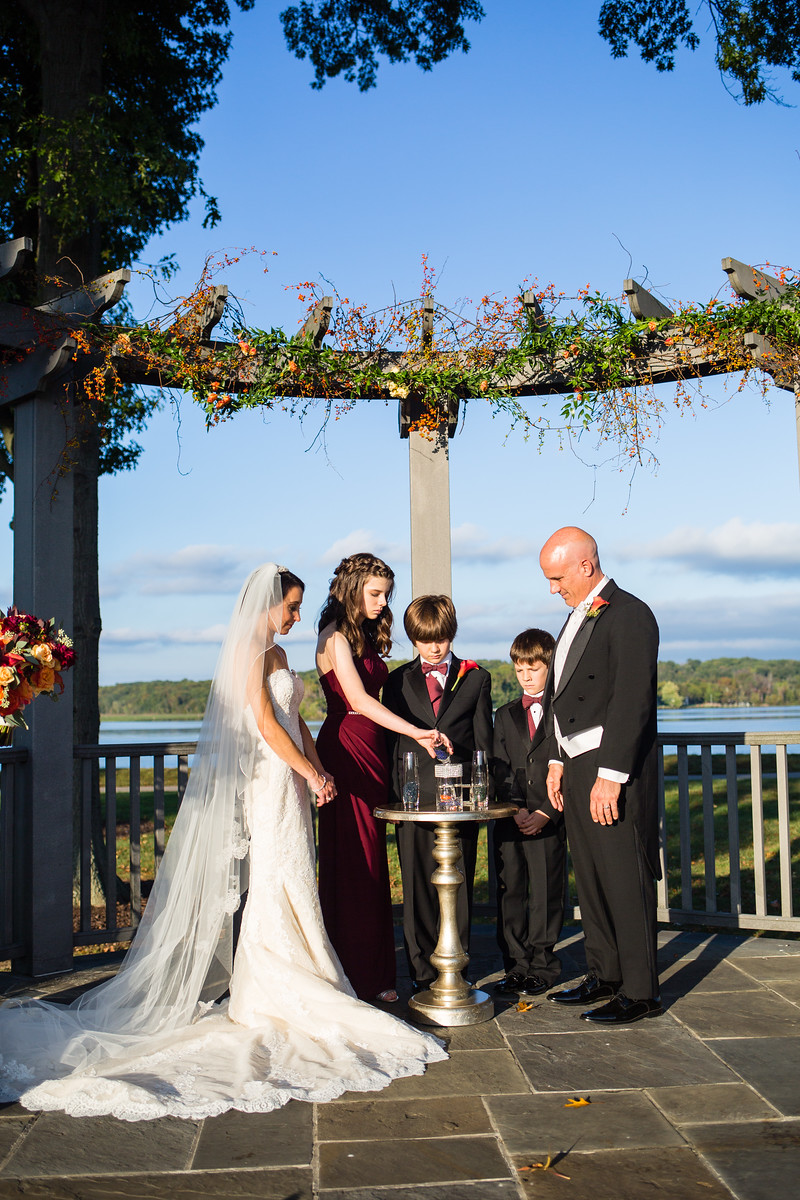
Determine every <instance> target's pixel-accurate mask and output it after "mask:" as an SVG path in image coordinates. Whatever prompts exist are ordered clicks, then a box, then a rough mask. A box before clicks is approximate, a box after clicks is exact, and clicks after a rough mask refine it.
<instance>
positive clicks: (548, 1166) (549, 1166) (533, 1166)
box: [517, 1154, 569, 1179]
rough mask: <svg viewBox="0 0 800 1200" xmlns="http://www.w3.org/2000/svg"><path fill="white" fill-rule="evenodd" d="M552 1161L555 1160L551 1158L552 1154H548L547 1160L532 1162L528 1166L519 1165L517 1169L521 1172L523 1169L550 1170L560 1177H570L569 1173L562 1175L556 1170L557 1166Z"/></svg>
mask: <svg viewBox="0 0 800 1200" xmlns="http://www.w3.org/2000/svg"><path fill="white" fill-rule="evenodd" d="M552 1161H553V1160H552V1159H551V1157H550V1155H549V1154H548V1156H547V1162H543V1163H531V1164H530V1166H528V1167H517V1170H518V1171H520V1172H522V1171H550V1173H551V1174H553V1175H557V1176H558V1178H559V1179H569V1175H562V1174H561V1172H560V1171H556V1169H555V1167H553V1165H552ZM556 1161H558V1160H556Z"/></svg>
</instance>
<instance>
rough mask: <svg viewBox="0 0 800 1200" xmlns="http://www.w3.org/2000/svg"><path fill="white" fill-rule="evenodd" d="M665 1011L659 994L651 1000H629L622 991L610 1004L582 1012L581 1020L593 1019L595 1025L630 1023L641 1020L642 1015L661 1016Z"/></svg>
mask: <svg viewBox="0 0 800 1200" xmlns="http://www.w3.org/2000/svg"><path fill="white" fill-rule="evenodd" d="M663 1012H664V1009H663V1008H662V1007H661V1001H660V1000H659V999H658V997H657V996H655V997H653V998H652V999H649V1000H629V999H628V997H627V996H626V995H624V994H623V993H622V992H617V994H616V996H615V997H614V999H613V1000H612V1001H611V1002H610V1004H603V1005H602V1007H600V1008H590V1009H589V1011H588V1012H584V1013H581V1020H582V1021H593V1022H594V1024H595V1025H630V1023H631V1021H641V1019H642V1017H660V1016H661V1015H662V1013H663Z"/></svg>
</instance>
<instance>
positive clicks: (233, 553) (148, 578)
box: [101, 545, 266, 598]
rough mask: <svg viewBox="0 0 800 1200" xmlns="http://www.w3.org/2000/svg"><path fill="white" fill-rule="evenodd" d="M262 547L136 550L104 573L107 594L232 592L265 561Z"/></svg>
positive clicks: (210, 546)
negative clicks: (160, 550) (140, 552)
mask: <svg viewBox="0 0 800 1200" xmlns="http://www.w3.org/2000/svg"><path fill="white" fill-rule="evenodd" d="M265 559H266V555H265V554H264V552H263V551H261V550H254V549H253V548H252V547H242V546H215V545H207V546H202V545H200V546H184V547H183V549H181V550H174V551H171V552H170V553H168V554H145V553H142V554H133V555H131V556H130V558H127V559H124V560H123V561H122V562H119V563H117V564H115V565H114V566H113V567H111V568H110V569H109V570H107V571H105V572H104V573H103V582H102V587H101V595H102V596H103V597H106V598H108V597H114V596H120V595H124V594H127V593H138V594H139V595H142V596H166V595H200V596H202V595H205V596H208V595H231V596H235V595H236V594H237V593H238V591H239V589H240V587H241V586H242V584H243V583H244V581H245V579H246V578H247V576H248V575H249V574H250V572H251V571H252V570H253V568H254V567H257V566H258V564H259V563H261V562H263V561H265Z"/></svg>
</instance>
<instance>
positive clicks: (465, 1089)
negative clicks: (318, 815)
mask: <svg viewBox="0 0 800 1200" xmlns="http://www.w3.org/2000/svg"><path fill="white" fill-rule="evenodd" d="M472 949H473V957H472V962H471V963H470V968H469V972H468V973H469V975H470V977H471V978H473V979H476V980H479V981H484V980H490V979H496V978H497V977H498V976H499V974H500V969H499V968H500V961H499V956H498V953H497V950H496V947H495V945H494V938H493V931H491V930H489V929H487V928H486V927H476V930H475V935H474V938H473V947H472ZM560 953H561V956H562V961H563V964H564V975H563V979H564V981H568V980H570V979H574V978H575V977H577V976H579V975H581V974H582V973H583V965H584V964H583V939H582V934H581V932H580V930H579V929H576V928H570V929H567V930H565V937H564V940H563V941H562V943H561V951H560ZM659 957H660V965H661V989H662V991H661V994H662V999H663V1000H664V1003H665V1005H666V1006H667V1009H668V1011H667V1013H666V1014H665V1015H664V1016H663V1017H660V1018H658V1019H656V1020H647V1021H640V1022H639V1023H637V1024H635V1025H632V1026H624V1027H621V1028H619V1029H613V1030H602V1029H598V1028H595V1027H592V1026H588V1025H587V1024H586V1023H585V1022H582V1021H580V1020H579V1018H578V1014H577V1012H574V1011H569V1010H566V1011H565V1010H563V1009H559V1008H557V1007H556V1006H555V1005H552V1004H549V1003H547V1002H546V1001H545V1000H544V998H543V997H541V998H540V997H537V998H536V999H535V1000H534V1001H533V1007H532V1008H530V1009H529V1010H528V1011H527V1012H517V1011H516V1007H515V1006H514V1005H510V1004H498V1005H497V1015H496V1017H495V1019H494V1020H492V1021H487V1022H485V1023H484V1024H481V1025H475V1026H472V1027H469V1028H464V1029H455V1030H444V1031H442V1033H443V1036H444V1037H445V1038H446V1040H447V1042H448V1044H449V1049H450V1052H451V1056H450V1059H449V1060H448V1061H447V1062H442V1063H434V1064H433V1065H432V1066H431V1067H430V1068H429V1069H428V1071H427V1073H426V1074H425V1075H424V1076H422V1077H419V1078H416V1077H415V1078H411V1079H402V1080H397V1081H395V1082H394V1083H393V1084H392V1085H391V1086H390V1087H388V1088H387V1089H386V1090H385V1091H383V1092H377V1093H374V1094H369V1095H366V1096H365V1095H364V1094H363V1093H359V1094H356V1095H354V1094H350V1095H345V1096H343V1097H342V1098H341V1099H340V1100H338V1101H334V1102H333V1103H330V1104H320V1105H310V1104H301V1103H298V1102H297V1101H292V1103H290V1104H289V1105H288V1106H287V1107H286V1108H284V1109H281V1110H279V1111H278V1112H274V1113H268V1114H263V1115H249V1114H247V1115H246V1114H243V1113H236V1112H232V1113H228V1114H226V1115H225V1116H222V1117H216V1118H214V1119H212V1120H207V1121H201V1122H191V1121H181V1120H177V1119H174V1118H165V1119H163V1120H159V1121H143V1122H139V1123H136V1124H129V1123H127V1122H118V1121H115V1120H114V1119H113V1118H106V1117H99V1118H90V1119H82V1120H76V1119H74V1118H71V1117H66V1116H63V1115H62V1114H59V1113H42V1114H35V1113H29V1112H27V1111H25V1110H24V1109H22V1108H20V1107H19V1105H6V1106H5V1108H3V1107H2V1106H0V1198H5V1197H11V1196H14V1197H17V1196H25V1197H29V1198H32V1200H35V1198H38V1197H42V1198H44V1197H48V1198H54V1200H55V1198H57V1200H62V1198H63V1200H67V1198H69V1200H100V1198H103V1200H105V1198H110V1197H115V1198H116V1197H159V1198H160V1197H167V1196H169V1197H174V1198H175V1200H195V1198H197V1200H199V1198H200V1197H231V1198H233V1197H236V1198H247V1200H311V1198H312V1197H319V1198H320V1200H345V1198H348V1200H349V1198H351V1197H352V1200H378V1198H381V1200H492V1198H494V1200H512V1198H513V1200H522V1198H524V1197H536V1198H537V1200H538V1198H539V1197H558V1198H562V1197H563V1198H564V1200H569V1198H572V1200H576V1198H577V1200H640V1198H641V1197H645V1198H650V1197H653V1198H654V1200H666V1198H669V1200H673V1198H674V1200H694V1198H695V1197H697V1198H702V1200H722V1198H723V1197H731V1196H733V1197H736V1198H737V1200H792V1198H793V1197H798V1196H800V941H796V942H794V941H778V940H775V939H773V938H755V937H751V938H744V937H734V936H730V935H728V934H696V933H681V932H677V931H665V932H662V933H661V934H660V935H659ZM401 960H402V955H401V954H400V955H398V962H400V961H401ZM78 961H79V962H81V961H82V962H83V963H84V964H85V963H86V960H78ZM106 974H108V960H105V963H104V965H103V966H102V967H98V966H97V965H96V964H95V965H91V966H90V967H89V968H88V969H86V967H85V966H84V968H83V969H82V970H81V972H80V973H79V974H77V975H70V976H65V977H61V978H60V979H58V980H50V981H48V982H47V985H46V986H41V985H40V986H38V987H35V988H34V987H31V986H30V981H27V986H26V981H24V980H20V979H18V978H17V979H15V978H13V977H9V976H5V982H4V983H3V984H2V986H0V991H2V992H5V993H6V994H9V993H11V992H12V991H13V992H14V993H15V994H18V993H19V992H20V991H22V990H27V991H29V992H31V993H35V994H48V995H50V996H51V997H53V998H57V999H64V1000H66V999H70V998H72V997H73V996H74V995H75V994H76V993H77V992H78V991H80V990H82V989H83V988H85V987H86V986H87V983H90V982H96V981H97V979H98V978H101V977H103V976H104V975H106ZM400 986H401V998H402V999H403V1000H404V999H405V998H406V997H407V995H408V992H409V989H408V981H407V979H406V980H401V985H400ZM391 1011H394V1012H398V1013H399V1014H400V1015H403V1014H404V1012H405V1004H404V1003H401V1004H399V1005H395V1006H391ZM581 1097H583V1098H585V1099H587V1100H589V1103H588V1104H585V1105H581V1106H578V1107H573V1106H567V1102H568V1101H570V1100H573V1099H577V1098H581ZM548 1158H549V1160H550V1167H549V1168H547V1169H545V1164H547V1162H548ZM537 1164H541V1165H537ZM556 1172H559V1174H556ZM565 1177H566V1178H565Z"/></svg>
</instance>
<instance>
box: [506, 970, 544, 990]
mask: <svg viewBox="0 0 800 1200" xmlns="http://www.w3.org/2000/svg"><path fill="white" fill-rule="evenodd" d="M549 986H550V985H549V984H547V983H544V982H543V981H542V980H541V979H540V978H539V976H538V975H523V974H521V972H519V971H512V972H511V973H510V974H509V975H505V976H504V977H503V978H502V979H498V981H497V983H496V984H495V985H494V994H495V996H540V995H541V994H542V992H546V991H547V989H548V987H549Z"/></svg>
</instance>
